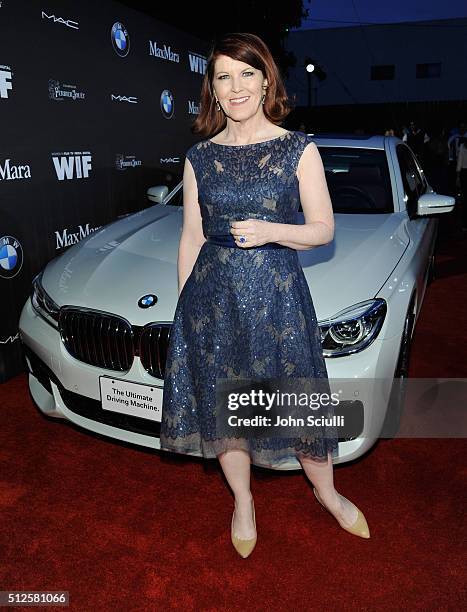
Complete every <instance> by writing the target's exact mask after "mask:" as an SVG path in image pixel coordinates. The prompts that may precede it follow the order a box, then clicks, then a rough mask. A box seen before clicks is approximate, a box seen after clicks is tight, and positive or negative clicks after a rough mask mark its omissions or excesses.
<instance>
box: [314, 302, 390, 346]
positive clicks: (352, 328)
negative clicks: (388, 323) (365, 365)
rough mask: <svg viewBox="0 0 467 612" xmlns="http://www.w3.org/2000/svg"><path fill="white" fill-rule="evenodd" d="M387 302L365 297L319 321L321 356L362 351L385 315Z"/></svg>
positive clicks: (375, 332)
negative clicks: (363, 300)
mask: <svg viewBox="0 0 467 612" xmlns="http://www.w3.org/2000/svg"><path fill="white" fill-rule="evenodd" d="M386 311H387V305H386V301H385V300H383V299H381V298H376V299H374V300H366V301H365V302H359V303H358V304H354V305H353V306H350V307H349V308H346V309H345V310H341V311H340V312H338V313H337V314H336V315H335V316H333V317H332V318H330V319H328V320H327V321H319V322H318V325H319V329H320V332H321V345H322V348H323V355H324V357H341V356H344V355H351V354H352V353H358V352H359V351H363V349H365V348H366V347H367V346H369V345H370V344H371V343H372V342H373V340H374V339H375V338H376V337H377V335H378V333H379V330H380V329H381V326H382V325H383V322H384V319H385V317H386Z"/></svg>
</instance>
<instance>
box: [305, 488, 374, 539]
mask: <svg viewBox="0 0 467 612" xmlns="http://www.w3.org/2000/svg"><path fill="white" fill-rule="evenodd" d="M313 493H314V494H315V497H316V499H317V500H318V501H319V503H320V504H321V505H322V506H323V508H324V509H325V510H327V511H328V512H329V514H331V515H332V516H334V515H333V514H332V512H330V511H329V510H328V508H326V506H325V505H324V504H323V502H322V501H321V499H320V497H319V495H318V491H317V490H316V489H315V488H314V487H313ZM339 495H341V494H340V493H339ZM341 497H343V498H344V499H347V498H346V497H344V496H343V495H341ZM347 501H349V502H350V503H351V504H352V506H354V507H355V508H356V509H357V512H358V514H357V519H356V521H355V523H354V524H353V525H351V526H350V527H346V526H345V525H343V524H342V523H341V522H340V521H339V520H338V519H337V518H336V517H335V516H334V518H336V521H337V522H338V523H339V525H340V526H341V527H342V529H345V531H348V532H349V533H352V534H353V535H356V536H358V537H360V538H365V539H368V538H369V537H370V530H369V528H368V523H367V522H366V518H365V516H364V514H363V512H362V511H361V510H359V509H358V508H357V506H355V504H353V503H352V502H351V501H350V500H347Z"/></svg>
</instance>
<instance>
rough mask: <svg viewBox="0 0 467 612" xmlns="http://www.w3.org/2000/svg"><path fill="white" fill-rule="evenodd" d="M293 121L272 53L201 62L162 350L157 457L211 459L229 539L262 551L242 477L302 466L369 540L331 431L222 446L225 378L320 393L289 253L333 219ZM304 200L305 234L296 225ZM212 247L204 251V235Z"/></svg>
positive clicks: (228, 39)
mask: <svg viewBox="0 0 467 612" xmlns="http://www.w3.org/2000/svg"><path fill="white" fill-rule="evenodd" d="M289 112H290V108H289V105H288V100H287V95H286V92H285V88H284V86H283V83H282V81H281V78H280V75H279V71H278V68H277V66H276V65H275V63H274V60H273V58H272V56H271V53H270V51H269V50H268V48H267V47H266V45H265V44H264V42H263V41H262V40H261V39H260V38H258V37H257V36H255V35H253V34H229V35H226V36H224V37H223V38H222V39H221V40H219V41H218V42H217V43H216V44H215V45H214V47H213V49H212V50H211V53H210V55H209V58H208V63H207V70H206V75H205V77H204V81H203V84H202V90H201V112H200V114H199V115H198V117H197V119H196V121H195V125H194V129H195V131H196V132H198V133H200V134H201V135H203V136H206V137H207V138H206V139H205V140H202V141H201V142H200V143H198V144H196V145H194V146H193V147H191V148H190V149H189V150H188V152H187V155H186V158H187V159H186V161H185V168H184V175H183V181H184V206H183V215H184V216H183V231H182V235H181V238H180V245H179V258H178V273H179V299H178V303H177V308H176V311H175V315H174V322H173V325H172V331H171V336H170V340H169V346H168V353H167V362H166V370H165V382H164V395H163V407H162V423H161V435H160V440H161V448H162V449H165V450H169V451H172V452H179V453H185V454H194V455H202V456H204V457H207V458H215V457H218V459H219V462H220V464H221V467H222V470H223V472H224V474H225V477H226V479H227V482H228V484H229V486H230V487H231V489H232V491H233V493H234V496H235V506H234V512H233V515H232V523H231V539H232V543H233V545H234V547H235V549H236V550H237V551H238V553H239V554H240V555H241V556H242V557H244V558H245V557H247V556H248V555H249V554H250V553H251V551H252V550H253V548H254V546H255V544H256V518H255V510H254V504H253V497H252V495H251V491H250V465H251V462H252V461H253V462H254V463H255V464H257V465H262V466H268V467H277V466H279V465H280V464H281V463H282V462H284V461H287V462H289V463H290V462H291V461H292V462H295V463H296V464H297V467H300V465H301V466H302V468H303V470H304V472H305V474H306V475H307V477H308V478H309V479H310V481H311V482H312V483H313V485H314V487H315V488H314V493H315V495H316V497H317V499H318V501H319V502H320V503H321V504H322V505H323V506H324V507H326V508H327V509H328V510H329V512H331V513H332V514H333V515H334V517H335V518H336V519H337V521H338V522H339V523H340V525H341V526H342V527H343V528H344V529H346V530H347V531H349V532H351V533H354V534H355V535H359V536H361V537H364V538H368V537H369V532H368V526H367V524H366V521H365V518H364V516H363V514H362V513H361V512H360V511H359V510H358V508H357V507H356V506H354V505H353V504H352V503H351V502H350V501H349V500H347V499H346V498H345V497H343V496H341V495H340V494H339V493H337V491H336V490H335V488H334V484H333V465H332V458H333V457H337V454H338V443H337V434H336V431H335V428H332V427H327V428H324V427H321V428H320V429H319V431H318V428H317V429H316V430H315V431H314V432H313V434H314V435H313V436H310V435H309V430H307V431H306V432H305V431H303V432H299V434H300V435H296V436H295V437H292V438H290V437H289V438H288V437H287V436H285V435H284V434H283V435H282V436H277V435H273V434H271V436H270V437H266V438H265V437H264V436H262V437H257V438H255V437H254V436H253V437H251V436H250V437H246V436H245V437H236V436H230V437H229V436H227V435H224V434H221V433H220V431H219V428H218V425H219V423H220V420H219V419H222V418H226V412H227V409H226V408H225V406H224V407H221V408H220V410H216V381H217V380H218V379H220V378H224V379H232V380H235V379H238V378H240V377H241V378H247V379H248V378H250V379H253V378H256V379H258V378H259V379H261V380H267V379H274V378H276V377H307V378H309V379H311V378H315V379H322V380H323V381H326V382H327V371H326V366H325V363H324V358H323V354H322V348H321V341H320V332H319V328H318V325H317V320H316V314H315V310H314V306H313V302H312V299H311V295H310V291H309V288H308V285H307V283H306V279H305V276H304V274H303V270H302V268H301V265H300V262H299V259H298V255H297V250H303V249H310V248H313V247H317V246H319V245H321V244H327V243H329V242H330V241H331V240H332V239H333V233H334V218H333V211H332V205H331V201H330V197H329V192H328V189H327V184H326V180H325V175H324V169H323V165H322V161H321V157H320V155H319V152H318V149H317V147H316V145H315V144H314V143H313V142H312V140H311V138H310V137H308V136H307V135H306V134H304V133H302V132H290V131H287V130H285V129H283V128H281V127H279V124H280V123H281V122H282V120H283V119H284V117H285V116H286V115H287V114H288V113H289ZM299 200H300V201H301V203H302V208H303V211H304V215H305V220H306V223H305V224H304V225H297V224H296V223H295V219H296V212H297V210H298V207H299ZM205 236H207V239H206V237H205Z"/></svg>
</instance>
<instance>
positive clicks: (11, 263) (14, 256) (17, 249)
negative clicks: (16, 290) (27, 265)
mask: <svg viewBox="0 0 467 612" xmlns="http://www.w3.org/2000/svg"><path fill="white" fill-rule="evenodd" d="M22 267H23V247H22V246H21V243H20V241H19V240H17V239H16V238H14V237H13V236H2V237H1V238H0V277H1V278H13V277H14V276H16V275H17V274H18V272H19V271H20V270H21V268H22Z"/></svg>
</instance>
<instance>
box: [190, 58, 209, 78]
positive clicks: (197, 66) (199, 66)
mask: <svg viewBox="0 0 467 612" xmlns="http://www.w3.org/2000/svg"><path fill="white" fill-rule="evenodd" d="M188 59H189V61H190V70H191V72H197V73H198V74H205V73H206V65H207V59H206V58H205V57H204V55H198V54H197V53H189V54H188Z"/></svg>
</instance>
